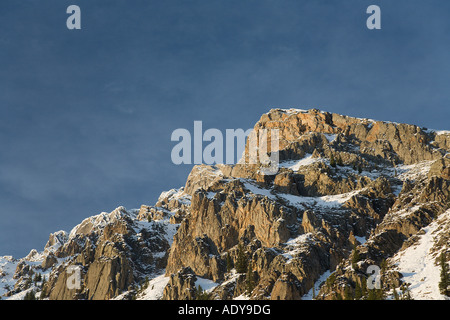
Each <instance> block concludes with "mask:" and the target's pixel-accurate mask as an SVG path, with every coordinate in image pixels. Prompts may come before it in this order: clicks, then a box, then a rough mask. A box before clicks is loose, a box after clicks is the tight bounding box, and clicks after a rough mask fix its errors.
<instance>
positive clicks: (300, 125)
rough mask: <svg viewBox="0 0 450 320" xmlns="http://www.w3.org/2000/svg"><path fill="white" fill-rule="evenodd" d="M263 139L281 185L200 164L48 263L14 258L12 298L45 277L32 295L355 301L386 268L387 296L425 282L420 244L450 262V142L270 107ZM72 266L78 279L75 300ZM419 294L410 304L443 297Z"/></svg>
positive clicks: (55, 237) (80, 231) (256, 169)
mask: <svg viewBox="0 0 450 320" xmlns="http://www.w3.org/2000/svg"><path fill="white" fill-rule="evenodd" d="M254 129H255V130H258V129H278V130H279V134H280V141H279V149H278V150H271V151H272V152H278V155H279V159H280V167H279V170H278V172H277V173H276V174H275V175H271V176H269V175H263V174H261V171H260V169H261V166H260V165H258V164H253V165H246V164H242V163H241V164H236V165H223V164H217V165H215V166H207V165H198V166H195V167H194V168H193V169H192V171H191V173H190V175H189V177H188V179H187V181H186V185H185V186H184V187H183V188H180V189H178V190H171V191H169V192H164V193H162V194H161V197H160V199H159V200H158V202H157V203H156V204H155V205H154V206H147V205H143V206H141V208H140V209H139V210H126V209H125V208H122V207H121V208H118V209H116V210H114V211H113V212H112V213H110V214H106V213H103V214H100V215H98V216H95V217H91V218H88V219H86V220H84V221H83V222H82V223H81V224H80V225H78V226H77V227H75V228H74V229H73V230H72V232H70V234H66V233H64V232H59V233H55V234H52V235H51V236H50V239H49V242H48V244H47V245H46V247H45V249H44V251H43V252H41V253H38V252H32V253H30V255H29V256H27V257H26V258H24V259H21V260H14V259H9V260H8V261H9V262H8V265H9V266H10V269H11V268H12V267H11V266H14V268H16V270H15V271H14V277H15V279H16V280H14V281H12V280H11V281H12V282H11V283H14V288H9V289H10V290H8V291H7V292H5V293H6V295H8V296H12V297H18V298H20V294H23V293H24V292H25V291H26V290H28V291H29V290H31V289H30V286H28V288H26V283H27V279H28V278H29V277H31V276H32V274H33V273H34V274H36V273H37V272H39V273H41V274H44V275H46V276H47V278H46V280H47V281H46V282H45V284H42V283H40V282H39V281H37V282H36V285H35V287H33V286H31V288H35V289H34V290H35V291H36V292H39V291H41V292H42V291H43V292H44V294H42V297H48V298H50V299H111V298H119V299H127V298H131V297H135V298H138V299H145V298H162V299H194V298H198V297H199V296H201V295H202V292H200V291H199V290H198V288H197V287H198V285H199V284H202V285H201V286H202V288H203V289H205V286H206V287H207V289H208V290H207V296H208V297H209V298H212V299H232V298H236V297H238V296H241V297H246V298H250V299H302V298H311V297H312V292H314V297H315V298H317V299H336V298H341V297H346V298H349V297H352V298H359V297H360V296H361V295H362V296H363V297H367V296H368V295H369V293H368V292H363V293H362V294H361V295H359V291H360V290H361V288H362V287H364V285H365V284H366V283H367V280H368V279H370V272H368V268H369V266H377V267H380V268H381V270H382V273H381V276H380V279H381V290H382V291H383V292H384V294H385V297H386V296H388V297H389V296H393V292H394V291H393V290H394V289H397V291H399V290H400V289H399V288H400V287H402V288H404V283H406V282H408V281H409V282H411V281H413V282H414V281H416V279H415V278H413V277H411V276H410V273H411V272H409V271H405V270H407V269H408V263H407V262H408V259H409V258H408V257H410V256H411V255H412V254H411V253H410V252H409V251H408V249H410V248H411V247H414V246H419V248H426V249H427V250H424V252H423V253H422V256H423V259H424V261H427V263H428V265H430V266H429V267H430V270H435V269H436V268H437V267H436V263H437V260H438V257H440V256H441V254H443V256H444V257H445V259H446V261H448V260H449V259H450V249H449V247H450V246H449V244H450V243H449V236H448V234H450V232H449V231H450V228H449V227H450V222H449V215H450V214H449V212H450V211H449V207H450V156H449V154H448V152H449V150H450V147H449V146H450V134H447V133H442V132H435V131H433V130H427V129H424V128H419V127H417V126H414V125H408V124H397V123H392V122H382V121H374V120H369V119H359V118H351V117H346V116H342V115H338V114H332V113H327V112H321V111H319V110H315V109H313V110H308V111H303V110H297V109H289V110H281V109H274V110H271V111H270V112H268V113H267V114H264V115H263V116H262V117H261V119H260V120H259V121H258V122H257V123H256V125H255V127H254ZM246 151H247V152H248V146H247V147H246ZM430 230H431V231H430ZM430 232H433V235H431V234H430ZM423 239H425V240H426V243H427V245H425V244H423V243H424V242H425V240H423ZM355 252H356V253H355ZM3 259H6V258H3ZM410 259H417V257H416V258H410ZM430 261H431V262H430ZM431 264H433V266H431ZM5 265H6V264H5ZM70 266H79V270H81V271H80V277H81V281H80V282H81V286H80V287H79V288H78V289H76V290H74V289H69V288H68V287H67V281H68V277H70V273H69V272H67V270H68V268H69V267H70ZM433 268H434V269H433ZM427 270H428V269H427ZM402 272H403V273H405V274H402ZM423 272H425V271H423ZM4 273H5V272H4ZM4 277H7V275H6V274H4ZM405 277H409V278H405ZM146 278H147V281H146ZM428 278H429V279H428V280H427V281H422V282H424V283H423V285H426V286H430V287H433V288H434V287H435V286H437V283H435V282H436V281H437V280H436V278H434V277H428ZM327 279H328V280H327ZM405 279H406V280H405ZM149 283H150V285H149ZM139 287H140V288H139ZM411 287H414V286H411ZM313 288H314V290H313ZM417 288H419V289H417ZM423 288H424V287H423V286H422V287H420V284H419V285H418V286H416V287H414V288H412V289H411V294H412V295H413V296H415V297H416V298H435V299H440V298H444V296H443V295H442V294H440V293H439V292H436V291H435V290H434V289H433V290H431V291H430V290H428V291H430V292H432V294H430V295H428V296H427V294H425V293H424V292H425V291H426V290H425V289H423ZM158 290H159V291H158ZM419 290H421V291H420V292H419ZM157 291H158V292H157ZM428 291H427V292H428ZM39 295H40V294H39Z"/></svg>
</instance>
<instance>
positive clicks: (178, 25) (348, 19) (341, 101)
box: [0, 0, 450, 257]
mask: <svg viewBox="0 0 450 320" xmlns="http://www.w3.org/2000/svg"><path fill="white" fill-rule="evenodd" d="M71 4H76V5H78V6H80V8H81V25H82V29H81V30H68V29H67V28H66V19H67V17H68V16H69V15H68V14H66V8H67V7H68V6H69V5H71ZM371 4H377V5H379V6H380V8H381V13H382V29H381V30H368V29H367V28H366V19H367V17H368V15H367V14H366V8H367V7H368V6H369V5H371ZM449 12H450V3H448V2H444V1H437V0H436V1H424V0H422V1H412V0H397V1H379V0H371V1H363V0H345V1H337V0H335V1H331V0H329V1H325V0H314V1H313V0H309V1H301V0H296V1H287V0H276V1H275V0H257V1H256V0H255V1H253V0H239V1H235V0H220V1H218V0H198V1H195V0H191V1H187V0H184V1H181V0H179V1H170V0H168V1H156V0H145V1H144V0H142V1H137V0H127V1H125V0H123V1H111V0H94V1H93V0H89V1H87V0H71V1H62V0H41V1H31V0H21V1H17V0H2V1H1V2H0V63H1V67H0V121H1V125H0V146H1V151H0V207H1V210H0V255H5V254H13V255H15V256H18V257H19V256H23V255H25V254H27V253H28V252H29V250H30V249H31V248H36V249H38V250H41V249H42V248H43V246H44V245H45V242H46V241H47V239H48V234H49V233H50V232H54V231H57V230H60V229H64V230H67V231H69V230H70V229H71V228H72V227H73V226H74V225H76V224H78V223H79V222H80V221H81V220H82V219H84V218H86V217H88V216H91V215H94V214H97V213H99V212H101V211H107V212H109V211H111V210H113V209H114V208H115V207H117V206H119V205H124V206H125V207H127V208H138V207H139V206H140V205H141V204H154V203H155V201H156V199H157V197H158V195H159V194H160V192H161V191H164V190H168V189H171V188H174V187H176V188H178V187H180V186H182V185H184V182H185V180H186V178H187V175H188V173H189V171H190V169H191V166H189V165H181V166H176V165H173V164H172V163H171V159H170V151H171V149H172V147H173V146H174V145H175V143H173V142H171V141H170V135H171V133H172V131H173V130H175V129H177V128H186V129H189V130H192V127H193V121H194V120H202V121H203V127H204V129H207V128H219V129H222V130H224V129H225V128H236V129H237V128H243V129H248V128H250V127H252V126H253V125H254V123H255V122H256V121H257V120H258V119H259V117H260V116H261V114H262V113H265V112H267V111H268V110H269V109H270V108H272V107H298V108H313V107H316V108H319V109H323V110H326V111H330V112H337V113H342V114H348V115H351V116H359V117H368V118H373V119H378V120H391V121H397V122H406V123H413V124H417V125H420V126H426V127H430V128H435V129H450V126H449V124H448V119H449V118H450V111H449V103H450V90H449V89H448V85H449V83H450V82H449V80H450V41H449V38H450V14H449Z"/></svg>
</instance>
